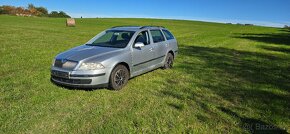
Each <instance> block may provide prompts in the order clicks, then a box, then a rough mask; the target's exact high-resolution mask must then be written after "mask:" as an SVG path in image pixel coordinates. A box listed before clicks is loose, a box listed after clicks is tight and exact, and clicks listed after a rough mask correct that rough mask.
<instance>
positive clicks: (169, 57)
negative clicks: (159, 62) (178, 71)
mask: <svg viewBox="0 0 290 134" xmlns="http://www.w3.org/2000/svg"><path fill="white" fill-rule="evenodd" d="M173 60H174V59H173V55H172V54H171V53H168V54H167V57H166V59H165V63H164V66H163V69H170V68H172V67H173Z"/></svg>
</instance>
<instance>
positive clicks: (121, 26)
mask: <svg viewBox="0 0 290 134" xmlns="http://www.w3.org/2000/svg"><path fill="white" fill-rule="evenodd" d="M117 27H140V26H130V25H128V26H114V27H111V28H117Z"/></svg>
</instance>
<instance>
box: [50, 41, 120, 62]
mask: <svg viewBox="0 0 290 134" xmlns="http://www.w3.org/2000/svg"><path fill="white" fill-rule="evenodd" d="M119 50H120V48H111V47H98V46H88V45H82V46H78V47H75V48H72V49H70V50H67V51H65V52H62V53H60V54H59V55H57V56H56V59H66V60H72V61H81V60H85V59H89V58H92V57H99V56H102V55H104V54H108V53H113V52H116V51H119Z"/></svg>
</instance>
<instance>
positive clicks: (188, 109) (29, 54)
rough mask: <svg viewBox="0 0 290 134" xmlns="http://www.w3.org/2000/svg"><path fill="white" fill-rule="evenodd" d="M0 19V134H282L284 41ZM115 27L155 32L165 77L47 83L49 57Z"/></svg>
mask: <svg viewBox="0 0 290 134" xmlns="http://www.w3.org/2000/svg"><path fill="white" fill-rule="evenodd" d="M76 22H77V26H76V27H66V26H65V19H57V18H37V17H16V16H3V15H2V16H0V57H1V58H0V91H1V94H0V109H1V111H0V133H115V132H121V133H127V132H130V133H135V132H136V133H140V132H144V133H148V132H149V133H157V132H164V133H180V132H185V133H250V132H261V131H263V132H286V131H287V132H288V133H290V31H289V30H285V29H280V28H268V27H258V26H238V25H229V24H228V25H226V24H218V23H206V22H197V21H179V20H159V19H109V18H98V19H77V20H76ZM119 25H162V26H165V27H167V28H168V29H169V30H171V31H172V32H173V34H174V35H175V36H176V38H177V40H178V42H179V55H178V57H177V58H176V60H175V64H174V68H173V69H172V70H162V69H157V70H155V71H152V72H149V73H146V74H144V75H141V76H138V77H135V78H133V79H131V80H130V81H129V83H128V85H127V86H126V87H125V88H124V89H122V90H120V91H111V90H107V89H97V90H90V91H86V90H78V89H76V90H72V89H67V88H63V87H58V86H56V85H54V84H52V83H51V82H50V65H51V62H52V59H53V58H54V56H55V55H56V54H58V53H59V52H62V51H64V50H67V49H69V48H72V47H75V46H78V45H80V44H83V43H85V42H86V41H88V40H89V39H90V38H92V37H93V36H94V35H96V34H97V33H99V32H101V31H102V30H105V29H107V28H110V27H112V26H119Z"/></svg>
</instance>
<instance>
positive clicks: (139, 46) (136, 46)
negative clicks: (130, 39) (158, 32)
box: [134, 42, 145, 48]
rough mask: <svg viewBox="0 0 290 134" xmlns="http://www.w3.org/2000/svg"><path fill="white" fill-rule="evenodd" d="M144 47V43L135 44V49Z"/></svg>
mask: <svg viewBox="0 0 290 134" xmlns="http://www.w3.org/2000/svg"><path fill="white" fill-rule="evenodd" d="M144 46H145V45H144V43H142V42H137V43H135V46H134V47H135V48H141V47H144Z"/></svg>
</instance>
